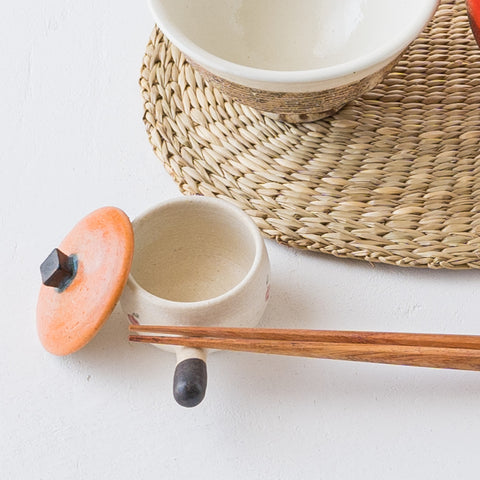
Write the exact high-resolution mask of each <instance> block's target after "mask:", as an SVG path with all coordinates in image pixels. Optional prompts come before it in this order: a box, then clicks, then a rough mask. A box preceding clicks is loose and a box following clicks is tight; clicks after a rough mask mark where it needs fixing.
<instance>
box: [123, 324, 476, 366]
mask: <svg viewBox="0 0 480 480" xmlns="http://www.w3.org/2000/svg"><path fill="white" fill-rule="evenodd" d="M130 331H131V332H134V334H132V335H130V336H129V340H130V341H132V342H143V343H153V344H163V345H182V346H186V347H195V348H211V349H218V350H233V351H241V352H254V353H268V354H275V355H290V356H300V357H314V358H327V359H334V360H351V361H359V362H372V363H388V364H395V365H410V366H418V367H433V368H452V369H458V370H480V336H476V335H443V334H426V333H382V332H361V331H359V332H353V331H334V330H293V329H270V328H222V327H174V326H160V325H131V326H130ZM139 334H140V335H139ZM172 335H175V336H172Z"/></svg>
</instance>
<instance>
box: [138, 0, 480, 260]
mask: <svg viewBox="0 0 480 480" xmlns="http://www.w3.org/2000/svg"><path fill="white" fill-rule="evenodd" d="M140 85H141V89H142V95H143V99H144V107H145V116H144V121H145V125H146V128H147V132H148V135H149V138H150V142H151V144H152V145H153V148H154V151H155V153H156V155H157V156H158V157H159V158H160V159H161V160H162V162H163V163H164V165H165V168H166V169H167V171H168V172H169V173H170V174H171V175H172V177H173V178H174V180H175V181H176V182H177V183H178V185H179V187H180V190H181V191H182V192H183V193H184V194H202V195H208V196H215V197H220V198H224V199H226V200H228V201H230V202H233V203H235V204H236V205H238V206H239V207H240V208H242V209H243V210H244V211H246V212H247V213H248V214H249V215H250V216H251V217H252V218H253V219H254V221H255V222H256V224H257V225H258V227H259V228H260V229H261V230H262V231H263V233H264V234H265V235H266V236H267V237H270V238H273V239H275V240H277V241H278V242H280V243H282V244H287V245H290V246H292V247H297V248H302V249H309V250H312V251H318V252H324V253H329V254H333V255H336V256H339V257H350V258H357V259H363V260H366V261H369V262H383V263H387V264H395V265H401V266H411V267H430V268H450V269H462V268H480V236H479V233H480V152H479V140H480V49H479V48H478V47H477V46H476V44H475V41H474V39H473V36H472V34H471V31H470V27H469V24H468V18H467V15H466V10H465V5H464V0H457V1H455V0H450V1H447V0H443V1H442V2H441V4H440V6H439V9H438V11H437V13H436V16H435V18H434V19H433V21H432V22H431V23H430V25H429V26H428V27H427V29H426V30H425V31H424V32H423V34H422V35H421V36H420V37H419V38H418V39H417V40H416V41H415V43H414V44H412V46H411V47H410V48H409V50H408V51H407V53H406V55H405V56H404V57H403V58H402V60H401V61H400V62H399V63H398V65H397V66H396V67H395V69H394V70H393V71H392V72H391V74H390V75H389V76H388V77H387V78H386V80H385V81H384V82H383V83H382V84H381V85H379V86H378V87H376V88H375V89H374V90H372V91H370V92H369V93H367V94H366V95H364V96H363V97H362V98H360V99H357V100H355V101H353V102H351V103H349V104H348V105H347V106H346V107H345V108H343V109H342V110H341V111H340V112H338V113H337V114H335V115H333V116H331V117H328V118H325V119H323V120H319V121H317V122H314V123H304V124H298V125H293V124H288V123H282V122H278V121H275V120H272V119H269V118H267V117H265V116H263V115H262V114H260V113H259V112H257V111H255V110H253V109H252V108H249V107H245V106H243V105H241V104H239V103H236V102H234V101H230V100H229V99H228V98H226V97H224V96H223V95H222V94H220V93H219V92H218V91H217V90H216V89H214V88H211V87H210V86H209V85H208V83H206V82H205V81H204V80H203V79H202V77H201V76H200V74H199V73H198V72H196V71H194V70H193V68H192V67H191V66H190V65H189V64H188V63H187V62H186V60H185V58H184V56H183V55H182V54H181V53H180V52H179V51H178V50H177V49H176V48H175V47H173V46H172V45H171V44H170V43H169V42H168V40H167V39H166V38H165V37H164V36H163V34H162V33H161V32H160V31H159V30H158V29H157V28H155V29H154V31H153V33H152V36H151V39H150V43H149V44H148V46H147V50H146V54H145V57H144V63H143V67H142V72H141V79H140Z"/></svg>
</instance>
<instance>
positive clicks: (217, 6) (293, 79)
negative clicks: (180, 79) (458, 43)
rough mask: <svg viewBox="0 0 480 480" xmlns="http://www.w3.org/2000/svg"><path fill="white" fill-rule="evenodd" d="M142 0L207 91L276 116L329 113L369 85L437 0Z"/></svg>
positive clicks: (413, 34)
mask: <svg viewBox="0 0 480 480" xmlns="http://www.w3.org/2000/svg"><path fill="white" fill-rule="evenodd" d="M148 1H149V4H150V7H151V10H152V12H153V15H154V18H155V20H156V22H157V25H158V26H159V28H160V29H161V30H162V31H163V33H164V34H165V35H166V36H167V37H168V39H169V40H170V41H171V42H172V43H173V44H174V45H175V46H176V47H177V48H179V49H180V50H181V51H182V52H183V53H184V54H185V56H186V57H187V58H188V60H189V61H190V62H191V63H192V64H193V65H194V66H196V67H197V69H199V70H200V72H201V73H203V74H204V75H205V76H206V77H207V79H208V80H209V81H210V82H213V84H214V85H215V86H216V87H217V88H219V89H220V90H221V91H222V92H224V93H226V94H227V95H230V96H231V97H233V98H235V99H236V100H239V101H241V102H243V103H246V104H248V105H251V106H255V107H257V108H258V107H259V108H260V109H261V110H264V111H267V112H272V113H276V112H278V113H280V114H282V113H283V114H285V113H287V114H288V113H295V112H293V111H292V108H293V107H295V105H297V106H298V108H299V109H300V110H302V111H304V113H306V114H311V113H312V112H313V111H314V110H316V111H317V112H321V111H323V112H324V113H332V111H335V110H336V109H338V108H339V102H340V103H341V104H344V103H345V102H346V101H348V100H350V99H351V96H352V95H354V96H358V95H359V94H361V93H364V92H365V91H366V90H368V89H370V88H372V87H373V86H374V85H376V84H377V83H378V82H379V81H381V80H382V78H383V77H384V76H385V74H386V73H388V71H389V70H390V69H391V68H392V67H393V65H394V64H395V63H396V60H397V59H398V57H399V56H400V55H401V54H402V52H403V51H404V50H405V48H406V47H407V46H408V45H409V44H410V43H411V42H412V41H413V40H414V39H415V38H416V37H417V36H418V34H419V33H420V32H421V31H422V30H423V28H424V27H425V25H426V24H427V22H428V21H429V20H430V18H431V17H432V15H433V13H434V12H435V9H436V7H437V5H438V0H148ZM322 92H328V95H325V94H322ZM279 93H280V95H279ZM305 93H308V94H309V95H307V96H306V97H305V95H304V96H303V98H304V99H305V101H304V102H302V101H301V100H302V94H305ZM299 94H300V95H299ZM259 95H260V98H259ZM332 95H333V97H335V98H334V99H331V101H328V97H332ZM255 99H256V101H255ZM299 99H300V105H298V101H299ZM252 102H253V103H252ZM315 102H316V103H317V104H316V105H312V103H315ZM300 110H299V111H297V112H296V113H297V114H300V113H301V112H300Z"/></svg>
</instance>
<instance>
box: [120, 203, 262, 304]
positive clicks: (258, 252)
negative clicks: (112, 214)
mask: <svg viewBox="0 0 480 480" xmlns="http://www.w3.org/2000/svg"><path fill="white" fill-rule="evenodd" d="M188 203H198V204H204V205H206V206H208V207H209V208H212V209H215V210H217V211H219V210H223V211H228V213H229V214H230V215H232V216H234V217H235V218H236V219H237V220H238V221H239V223H241V224H242V225H243V227H244V231H245V234H246V235H247V234H248V235H249V236H250V237H251V238H252V239H253V241H254V245H255V256H254V259H253V261H252V263H251V266H250V268H249V270H248V272H247V273H246V274H245V275H244V276H243V278H242V279H241V280H240V282H238V283H237V284H236V285H235V286H234V287H232V288H231V289H229V290H227V291H226V292H224V293H222V294H221V295H218V296H216V297H213V298H209V299H206V300H199V301H193V302H180V301H175V300H168V299H166V298H162V297H158V296H156V295H154V294H152V293H150V292H149V291H147V290H145V289H144V288H143V287H142V286H141V285H140V284H139V283H138V282H137V280H136V279H135V277H134V276H133V274H132V273H131V272H130V273H129V275H128V280H127V284H128V286H129V287H130V288H131V289H133V290H136V291H138V292H140V294H141V295H142V296H144V297H145V298H147V299H148V301H149V302H150V303H153V304H155V305H158V306H161V307H169V308H174V309H177V310H184V311H186V310H198V309H202V308H211V307H212V306H214V305H217V304H219V303H222V302H225V301H228V300H229V299H231V298H232V297H234V296H235V295H237V294H238V293H240V292H241V291H243V290H244V289H245V287H246V286H247V285H248V284H249V283H250V280H251V279H252V278H253V277H254V275H255V274H256V273H257V271H258V270H259V268H260V267H261V265H262V260H263V258H264V255H266V250H265V243H264V240H263V238H262V235H261V233H260V230H259V229H258V228H257V226H256V225H255V223H254V222H253V220H252V219H251V218H250V217H249V216H248V215H247V214H246V213H245V212H243V211H242V210H241V209H240V208H238V207H236V206H234V205H232V204H231V203H229V202H227V201H226V200H221V199H218V198H212V197H204V196H199V195H191V196H185V197H178V198H173V199H169V200H166V201H164V202H161V203H159V204H157V205H155V206H153V207H151V208H149V209H148V210H146V211H144V212H142V213H141V214H140V215H139V216H138V217H136V218H135V220H134V221H133V222H132V226H133V230H134V232H135V226H136V224H138V223H139V222H140V221H142V219H144V218H146V217H148V216H149V215H152V214H155V213H156V212H159V211H161V210H163V209H165V208H168V207H172V206H175V205H185V204H188ZM134 234H135V235H136V233H134Z"/></svg>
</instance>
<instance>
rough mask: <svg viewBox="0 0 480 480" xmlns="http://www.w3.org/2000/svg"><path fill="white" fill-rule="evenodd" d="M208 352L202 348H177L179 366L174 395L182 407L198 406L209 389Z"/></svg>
mask: <svg viewBox="0 0 480 480" xmlns="http://www.w3.org/2000/svg"><path fill="white" fill-rule="evenodd" d="M205 361H206V352H205V350H203V349H201V348H187V347H181V348H179V349H178V350H177V366H176V368H175V373H174V375H173V396H174V398H175V400H176V402H177V403H178V404H179V405H181V406H182V407H196V406H197V405H198V404H199V403H200V402H201V401H202V400H203V398H204V397H205V392H206V390H207V364H206V362H205Z"/></svg>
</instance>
